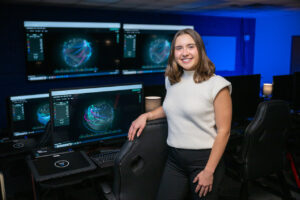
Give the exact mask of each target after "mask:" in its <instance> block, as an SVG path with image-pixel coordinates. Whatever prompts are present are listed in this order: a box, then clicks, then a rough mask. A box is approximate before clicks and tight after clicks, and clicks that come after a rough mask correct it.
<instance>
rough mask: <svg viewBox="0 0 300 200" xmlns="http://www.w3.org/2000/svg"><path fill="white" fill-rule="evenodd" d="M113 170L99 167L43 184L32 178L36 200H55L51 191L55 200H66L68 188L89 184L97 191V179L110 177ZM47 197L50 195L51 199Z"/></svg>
mask: <svg viewBox="0 0 300 200" xmlns="http://www.w3.org/2000/svg"><path fill="white" fill-rule="evenodd" d="M112 170H113V168H112V167H110V168H99V167H98V168H96V169H95V170H93V171H88V172H82V173H78V174H73V175H70V176H65V177H61V178H56V179H52V180H47V181H42V182H37V181H35V180H34V177H33V176H32V182H33V193H34V199H35V200H42V199H46V197H48V199H51V200H53V196H52V197H51V195H50V194H49V193H50V192H51V191H53V192H54V193H55V194H52V195H54V196H55V199H62V200H66V199H68V198H67V197H66V196H65V195H66V194H65V191H64V189H66V188H67V187H68V186H75V185H80V184H83V183H87V182H88V183H89V184H90V185H92V186H93V189H94V190H96V191H97V187H96V183H97V179H101V178H105V177H108V176H109V175H111V174H112ZM47 195H49V196H50V198H49V196H47ZM79 199H80V198H79ZM85 199H86V198H85Z"/></svg>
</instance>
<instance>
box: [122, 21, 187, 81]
mask: <svg viewBox="0 0 300 200" xmlns="http://www.w3.org/2000/svg"><path fill="white" fill-rule="evenodd" d="M185 28H191V29H193V26H182V25H149V24H148V25H146V24H124V25H123V29H124V33H123V35H124V37H123V38H124V43H123V63H122V74H124V75H128V74H143V73H155V72H164V71H165V68H166V66H167V62H168V57H169V54H170V49H171V43H172V40H173V37H174V35H175V33H176V32H177V31H178V30H181V29H185Z"/></svg>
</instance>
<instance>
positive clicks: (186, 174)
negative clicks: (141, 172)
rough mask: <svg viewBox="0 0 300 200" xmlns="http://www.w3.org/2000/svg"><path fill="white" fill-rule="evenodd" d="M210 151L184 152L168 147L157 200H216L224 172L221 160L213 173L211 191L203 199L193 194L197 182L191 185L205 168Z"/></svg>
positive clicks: (183, 150)
mask: <svg viewBox="0 0 300 200" xmlns="http://www.w3.org/2000/svg"><path fill="white" fill-rule="evenodd" d="M210 151H211V149H204V150H186V149H176V148H173V147H169V152H168V159H167V163H166V166H165V169H164V172H163V176H162V180H161V183H160V187H159V191H158V195H157V200H188V199H192V200H217V199H218V190H219V187H220V184H221V181H222V178H223V175H224V172H225V168H224V164H223V161H222V160H221V161H220V162H219V165H218V166H217V168H216V170H215V173H214V179H213V187H212V191H211V192H208V193H207V195H206V196H205V197H202V198H200V197H199V196H198V194H196V193H195V189H196V186H197V183H198V182H196V183H193V180H194V178H195V177H196V176H197V175H198V173H199V172H200V171H202V170H203V169H204V168H205V166H206V163H207V161H208V158H209V155H210Z"/></svg>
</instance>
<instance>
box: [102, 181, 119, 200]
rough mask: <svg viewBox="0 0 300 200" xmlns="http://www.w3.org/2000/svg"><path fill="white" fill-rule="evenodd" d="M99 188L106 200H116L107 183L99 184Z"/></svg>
mask: <svg viewBox="0 0 300 200" xmlns="http://www.w3.org/2000/svg"><path fill="white" fill-rule="evenodd" d="M100 188H101V191H102V192H103V195H104V197H105V199H106V200H116V197H115V194H114V193H113V192H112V188H111V186H110V185H108V183H106V182H101V183H100Z"/></svg>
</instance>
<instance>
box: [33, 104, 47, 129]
mask: <svg viewBox="0 0 300 200" xmlns="http://www.w3.org/2000/svg"><path fill="white" fill-rule="evenodd" d="M36 115H37V119H38V122H40V123H41V124H43V125H45V126H46V124H47V123H48V121H49V120H50V110H49V104H43V105H40V106H39V107H38V109H37V112H36Z"/></svg>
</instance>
